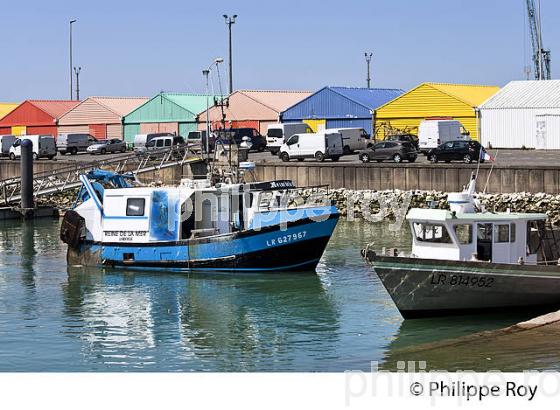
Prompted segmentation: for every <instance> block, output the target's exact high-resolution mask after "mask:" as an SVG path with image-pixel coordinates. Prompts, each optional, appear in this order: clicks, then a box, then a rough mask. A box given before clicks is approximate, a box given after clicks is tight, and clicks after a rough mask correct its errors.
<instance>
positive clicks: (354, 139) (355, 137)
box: [327, 128, 370, 155]
mask: <svg viewBox="0 0 560 410" xmlns="http://www.w3.org/2000/svg"><path fill="white" fill-rule="evenodd" d="M327 131H334V132H339V133H340V135H342V149H343V151H344V155H348V154H352V153H354V152H356V151H361V150H364V149H366V148H367V144H368V142H369V138H370V137H369V135H368V133H367V132H366V131H365V130H364V129H363V128H329V129H327Z"/></svg>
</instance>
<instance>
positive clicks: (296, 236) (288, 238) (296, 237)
mask: <svg viewBox="0 0 560 410" xmlns="http://www.w3.org/2000/svg"><path fill="white" fill-rule="evenodd" d="M305 235H307V231H300V232H295V233H290V234H287V235H281V236H279V237H277V238H272V239H267V241H266V246H277V245H285V244H287V243H290V242H296V241H300V240H302V239H304V238H305Z"/></svg>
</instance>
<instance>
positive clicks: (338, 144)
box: [279, 130, 343, 162]
mask: <svg viewBox="0 0 560 410" xmlns="http://www.w3.org/2000/svg"><path fill="white" fill-rule="evenodd" d="M327 131H330V130H327ZM342 155H343V146H342V135H340V133H339V132H329V133H327V132H326V131H323V132H318V133H315V134H312V133H305V134H294V135H292V136H291V137H290V138H288V141H286V142H285V143H284V144H282V146H281V147H280V153H279V156H280V159H281V160H282V161H284V162H288V161H289V160H290V159H292V158H297V159H298V161H303V160H304V159H305V158H315V160H317V161H319V162H323V161H324V160H325V158H330V159H331V160H332V161H338V160H339V159H340V157H341V156H342Z"/></svg>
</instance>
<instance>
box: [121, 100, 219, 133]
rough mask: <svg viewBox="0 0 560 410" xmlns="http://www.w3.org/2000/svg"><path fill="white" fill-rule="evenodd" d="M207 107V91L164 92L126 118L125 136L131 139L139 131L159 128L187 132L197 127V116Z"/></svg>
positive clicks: (153, 130) (157, 129)
mask: <svg viewBox="0 0 560 410" xmlns="http://www.w3.org/2000/svg"><path fill="white" fill-rule="evenodd" d="M209 102H210V104H211V105H212V103H213V99H212V97H210V98H209ZM205 109H206V96H205V95H200V94H187V93H166V92H161V93H159V94H157V95H156V96H155V97H153V98H151V99H150V100H148V101H147V102H146V103H144V104H142V105H141V106H140V107H138V108H137V109H135V110H134V111H132V112H131V113H130V114H128V115H127V116H125V117H124V118H123V124H124V139H125V140H126V141H127V142H130V143H132V142H134V136H135V135H136V134H150V133H157V132H170V133H173V134H177V135H183V136H186V135H187V134H188V133H189V131H195V130H196V116H197V114H198V113H200V112H201V111H203V110H205Z"/></svg>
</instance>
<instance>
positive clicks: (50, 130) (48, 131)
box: [25, 125, 58, 137]
mask: <svg viewBox="0 0 560 410" xmlns="http://www.w3.org/2000/svg"><path fill="white" fill-rule="evenodd" d="M57 131H58V130H57V128H56V126H55V125H50V126H35V127H33V126H29V127H27V129H26V130H25V133H26V134H27V135H52V136H54V137H56V136H57V135H58V134H57Z"/></svg>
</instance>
